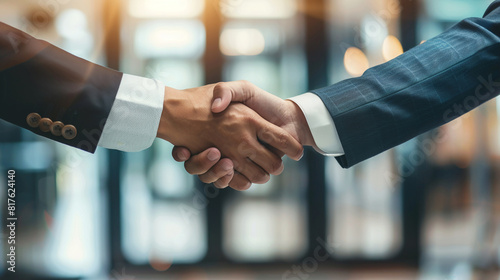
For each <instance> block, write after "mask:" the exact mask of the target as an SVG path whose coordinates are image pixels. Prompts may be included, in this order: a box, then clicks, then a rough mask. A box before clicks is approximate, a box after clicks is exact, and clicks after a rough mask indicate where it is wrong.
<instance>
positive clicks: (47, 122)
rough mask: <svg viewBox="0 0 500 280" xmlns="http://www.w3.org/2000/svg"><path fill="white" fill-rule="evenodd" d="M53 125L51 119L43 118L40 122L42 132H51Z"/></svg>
mask: <svg viewBox="0 0 500 280" xmlns="http://www.w3.org/2000/svg"><path fill="white" fill-rule="evenodd" d="M51 125H52V120H51V119H49V118H43V119H41V120H40V125H39V126H38V127H39V128H40V130H41V131H43V132H49V131H50V126H51Z"/></svg>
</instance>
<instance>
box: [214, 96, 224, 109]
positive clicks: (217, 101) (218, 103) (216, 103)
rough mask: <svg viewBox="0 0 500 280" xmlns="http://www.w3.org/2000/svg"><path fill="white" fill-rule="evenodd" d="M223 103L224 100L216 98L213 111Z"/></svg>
mask: <svg viewBox="0 0 500 280" xmlns="http://www.w3.org/2000/svg"><path fill="white" fill-rule="evenodd" d="M221 103H222V99H220V98H216V99H215V100H214V103H213V104H212V110H213V109H215V108H217V107H219V105H220V104H221Z"/></svg>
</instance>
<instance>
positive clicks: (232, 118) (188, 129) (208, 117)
mask: <svg viewBox="0 0 500 280" xmlns="http://www.w3.org/2000/svg"><path fill="white" fill-rule="evenodd" d="M215 87H216V86H215V85H208V86H204V87H200V88H194V89H188V90H175V89H171V88H166V90H165V101H164V110H163V112H162V116H161V119H160V125H159V128H158V137H160V138H162V139H164V140H166V141H168V142H170V143H172V144H174V145H182V146H183V147H186V148H187V149H188V150H189V151H188V152H189V153H190V154H198V153H201V152H203V151H204V150H206V149H208V148H210V147H217V148H218V150H219V151H220V156H222V157H226V158H228V159H230V160H231V161H232V167H233V168H234V170H235V171H236V172H234V174H233V178H232V180H231V183H230V185H231V186H232V187H233V186H234V187H235V188H237V189H245V188H247V187H249V184H248V182H252V183H265V182H267V181H268V180H269V178H270V177H269V174H280V173H281V172H282V171H283V163H282V161H281V158H280V157H279V156H278V155H276V154H275V153H273V152H272V151H271V150H270V149H268V148H267V147H266V146H264V144H263V143H266V144H267V145H269V146H271V147H273V150H274V151H280V152H281V153H287V154H290V155H292V156H293V157H300V156H301V154H302V152H303V150H302V146H301V145H300V143H299V142H298V141H297V140H295V139H294V138H293V137H292V136H291V135H290V134H289V133H287V132H286V131H285V130H284V129H282V128H280V127H278V126H276V125H273V124H271V123H269V122H267V121H266V120H264V119H263V118H262V117H260V116H259V115H258V114H257V113H256V112H254V111H253V110H251V109H250V108H248V107H247V106H244V105H243V104H233V105H231V106H229V107H228V108H227V109H226V110H224V112H221V113H217V114H214V113H212V111H211V109H210V108H211V104H212V100H213V93H214V89H215ZM205 152H206V151H205ZM217 156H218V155H217V154H214V151H208V152H206V158H207V159H215V158H217ZM220 156H219V158H220ZM224 162H226V163H224ZM230 165H231V163H228V162H227V160H225V161H223V162H222V163H221V165H218V166H216V167H215V168H214V170H212V172H211V173H208V172H203V174H200V173H199V172H200V171H199V170H196V168H195V167H196V166H195V167H191V168H189V169H188V171H190V172H191V173H194V174H199V175H200V179H202V180H203V181H205V182H208V181H214V180H215V179H219V178H220V176H221V175H223V176H231V175H232V174H231V170H228V169H229V167H228V166H230Z"/></svg>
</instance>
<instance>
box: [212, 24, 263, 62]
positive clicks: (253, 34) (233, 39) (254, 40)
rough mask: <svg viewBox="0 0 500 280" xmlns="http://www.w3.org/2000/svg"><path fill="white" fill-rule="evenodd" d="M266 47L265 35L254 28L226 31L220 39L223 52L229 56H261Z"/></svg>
mask: <svg viewBox="0 0 500 280" xmlns="http://www.w3.org/2000/svg"><path fill="white" fill-rule="evenodd" d="M265 46H266V41H265V39H264V35H263V34H262V32H260V30H258V29H254V28H241V29H226V30H224V31H223V32H222V34H221V37H220V48H221V52H222V53H223V54H225V55H228V56H238V55H248V56H250V55H259V54H261V53H262V52H263V51H264V48H265Z"/></svg>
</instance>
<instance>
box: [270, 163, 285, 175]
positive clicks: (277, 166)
mask: <svg viewBox="0 0 500 280" xmlns="http://www.w3.org/2000/svg"><path fill="white" fill-rule="evenodd" d="M282 165H283V161H282V160H281V159H276V160H272V161H271V170H270V173H272V174H275V175H279V174H280V173H281V171H282V168H281V167H282Z"/></svg>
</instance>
